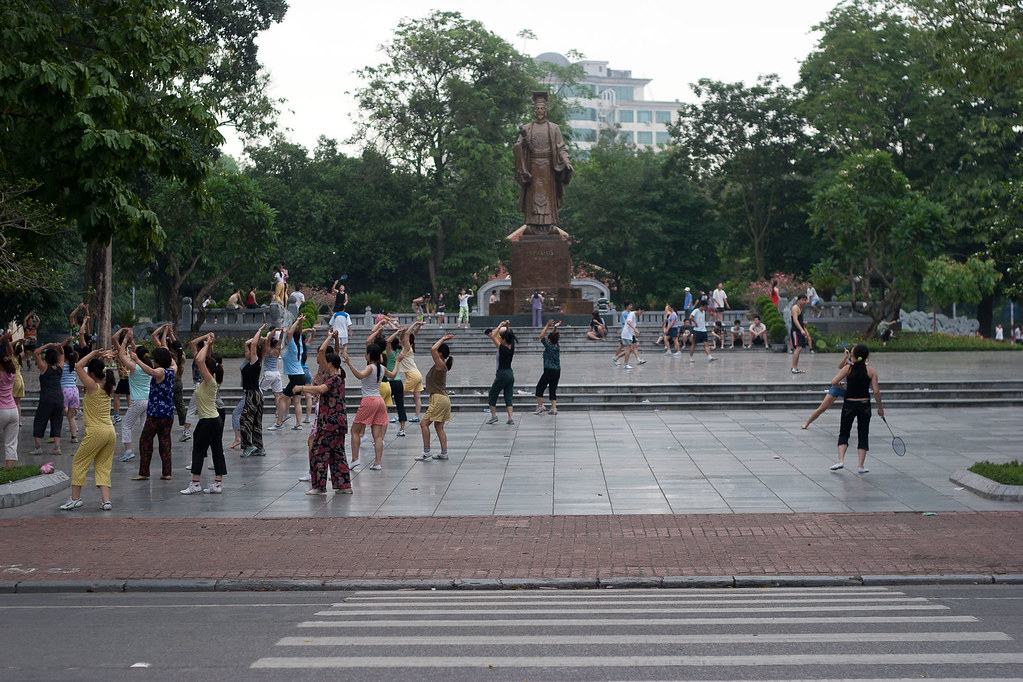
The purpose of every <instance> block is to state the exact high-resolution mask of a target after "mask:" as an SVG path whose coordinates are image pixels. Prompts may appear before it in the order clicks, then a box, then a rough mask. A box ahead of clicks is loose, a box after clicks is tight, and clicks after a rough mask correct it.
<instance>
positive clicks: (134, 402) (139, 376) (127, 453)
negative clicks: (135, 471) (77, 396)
mask: <svg viewBox="0 0 1023 682" xmlns="http://www.w3.org/2000/svg"><path fill="white" fill-rule="evenodd" d="M119 333H120V334H121V342H120V343H119V344H118V345H117V360H118V363H119V364H120V366H121V367H123V368H124V371H125V372H126V373H127V374H128V392H129V393H130V395H131V402H129V403H128V411H127V412H125V414H124V419H122V420H121V444H122V445H123V446H124V454H123V455H121V456H120V458H119V459H118V461H120V462H127V461H128V460H130V459H133V458H134V457H135V451H134V450H133V449H132V447H131V444H132V436H133V432H134V430H135V424H136V423H138V424H142V423H144V421H145V418H146V411H147V409H148V407H149V385H150V378H149V375H148V374H146V373H145V371H144V370H143V369H142V368H141V367H140V366H139V365H141V364H149V362H150V361H149V351H148V350H147V349H146V348H144V347H143V348H138V347H137V346H136V345H135V339H134V338H133V335H132V330H131V329H130V328H124V329H122V330H121V331H120V332H119ZM129 348H130V349H131V351H132V352H134V353H135V357H137V358H138V362H137V363H136V362H135V361H134V360H132V359H131V356H130V355H129V353H128V350H129Z"/></svg>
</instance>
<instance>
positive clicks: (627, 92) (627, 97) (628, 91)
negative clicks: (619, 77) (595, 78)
mask: <svg viewBox="0 0 1023 682" xmlns="http://www.w3.org/2000/svg"><path fill="white" fill-rule="evenodd" d="M608 90H610V91H611V92H613V93H614V94H615V98H616V99H618V100H619V101H622V102H631V101H632V100H634V99H636V90H635V88H631V87H628V86H625V85H606V86H604V87H603V88H601V90H600V92H601V93H604V92H607V91H608Z"/></svg>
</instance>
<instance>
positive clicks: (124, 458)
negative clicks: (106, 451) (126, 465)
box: [117, 450, 135, 462]
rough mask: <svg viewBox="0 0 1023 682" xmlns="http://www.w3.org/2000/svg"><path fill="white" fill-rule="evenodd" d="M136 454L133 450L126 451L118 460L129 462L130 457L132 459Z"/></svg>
mask: <svg viewBox="0 0 1023 682" xmlns="http://www.w3.org/2000/svg"><path fill="white" fill-rule="evenodd" d="M134 456H135V453H134V452H132V451H131V450H128V451H127V452H126V453H124V454H123V455H121V456H120V457H118V458H117V461H118V462H127V461H128V460H129V459H132V458H133V457H134Z"/></svg>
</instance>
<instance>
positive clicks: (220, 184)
mask: <svg viewBox="0 0 1023 682" xmlns="http://www.w3.org/2000/svg"><path fill="white" fill-rule="evenodd" d="M185 193H186V190H185V188H184V187H183V186H182V185H181V183H178V182H174V181H172V182H167V183H165V184H163V185H162V186H161V187H160V189H159V191H158V192H157V193H156V194H155V195H154V197H153V200H152V203H153V207H154V210H156V211H157V214H158V215H159V218H160V222H161V224H162V225H163V226H164V229H165V230H166V231H167V235H168V238H167V239H166V240H165V241H164V243H163V245H162V246H161V247H160V248H159V249H157V250H154V251H153V252H152V257H151V260H150V262H149V264H148V267H149V271H150V273H152V276H153V278H154V280H155V281H156V283H157V286H158V287H159V288H160V292H161V295H162V297H163V299H164V300H165V301H166V304H167V307H168V310H169V312H170V318H171V319H172V320H178V319H180V318H181V294H180V291H181V288H182V286H183V285H184V284H185V283H186V282H190V281H197V280H198V281H201V282H202V285H201V287H200V288H199V291H198V293H197V294H196V295H195V297H194V300H196V301H200V300H202V299H203V298H204V297H205V296H206V294H208V293H210V292H211V291H212V290H213V289H214V287H216V286H217V285H219V284H220V283H221V282H223V281H224V280H225V279H227V278H229V277H230V276H231V275H232V274H233V273H234V272H235V271H236V270H238V269H239V268H241V267H243V266H245V265H250V264H265V263H266V261H267V255H268V253H269V252H270V250H271V248H272V247H273V243H274V241H275V240H276V238H277V230H276V229H275V227H274V213H273V209H272V208H270V206H268V205H267V204H266V203H265V202H264V201H263V200H262V198H261V197H260V191H259V188H258V186H257V185H256V183H255V182H254V181H253V180H252V179H250V178H247V177H245V176H243V175H241V174H238V173H231V172H227V171H222V172H218V173H214V174H213V175H212V176H211V177H210V178H209V180H208V181H207V187H206V188H205V195H206V197H207V199H206V202H205V204H204V206H202V207H201V208H199V209H196V208H195V207H194V205H193V204H192V203H191V202H189V201H187V200H186V199H185V196H184V195H185ZM204 320H205V314H203V313H202V312H201V308H200V317H199V319H198V320H197V321H196V323H195V325H194V327H193V331H198V330H199V328H200V327H201V326H202V323H203V321H204Z"/></svg>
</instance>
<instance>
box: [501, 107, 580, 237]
mask: <svg viewBox="0 0 1023 682" xmlns="http://www.w3.org/2000/svg"><path fill="white" fill-rule="evenodd" d="M513 149H514V155H515V179H516V180H517V181H518V183H519V185H520V186H521V188H520V190H519V209H520V210H521V211H522V212H523V213H524V214H525V221H524V222H525V224H526V227H527V230H526V231H527V232H532V233H546V232H550V231H551V229H552V228H553V227H555V226H556V225H557V224H558V209H559V208H561V203H562V199H563V197H564V196H565V185H567V184H568V183H569V181H571V179H572V172H573V169H572V164H571V163H570V162H569V159H568V148H567V147H566V146H565V140H564V138H563V137H562V136H561V128H560V127H559V126H558V125H557V124H555V123H551V122H550V121H548V120H547V93H546V92H534V93H533V121H532V122H531V123H527V124H526V125H524V126H520V127H519V137H518V139H517V140H516V141H515V146H514V148H513Z"/></svg>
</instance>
